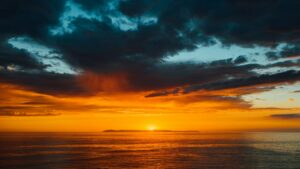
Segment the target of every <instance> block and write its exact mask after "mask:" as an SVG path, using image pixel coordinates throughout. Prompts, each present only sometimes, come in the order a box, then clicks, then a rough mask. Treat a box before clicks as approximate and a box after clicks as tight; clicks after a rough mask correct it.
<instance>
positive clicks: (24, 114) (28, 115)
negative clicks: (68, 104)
mask: <svg viewBox="0 0 300 169" xmlns="http://www.w3.org/2000/svg"><path fill="white" fill-rule="evenodd" d="M59 115H60V114H59V113H22V112H1V113H0V116H24V117H30V116H59Z"/></svg>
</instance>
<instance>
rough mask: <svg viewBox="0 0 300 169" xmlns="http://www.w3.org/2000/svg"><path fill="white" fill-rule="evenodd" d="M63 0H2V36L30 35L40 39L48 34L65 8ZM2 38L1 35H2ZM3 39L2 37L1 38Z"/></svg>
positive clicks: (0, 18) (0, 4)
mask: <svg viewBox="0 0 300 169" xmlns="http://www.w3.org/2000/svg"><path fill="white" fill-rule="evenodd" d="M64 5H65V1H63V0H53V1H51V2H50V1H47V0H29V1H22V0H1V2H0V31H1V36H2V38H4V37H8V38H9V37H11V36H20V35H21V36H23V35H30V36H32V37H34V38H38V39H40V38H41V37H43V36H45V34H48V27H49V26H52V25H55V24H57V23H58V21H59V17H60V16H61V13H62V11H63V9H64ZM0 39H1V37H0ZM1 40H2V39H1Z"/></svg>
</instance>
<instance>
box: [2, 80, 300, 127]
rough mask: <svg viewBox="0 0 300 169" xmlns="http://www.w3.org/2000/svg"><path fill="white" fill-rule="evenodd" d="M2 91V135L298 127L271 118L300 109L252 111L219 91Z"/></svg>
mask: <svg viewBox="0 0 300 169" xmlns="http://www.w3.org/2000/svg"><path fill="white" fill-rule="evenodd" d="M0 90H1V91H0V92H1V95H0V100H1V107H2V111H3V112H2V113H5V114H7V115H6V116H0V124H1V125H0V131H70V132H74V131H78V132H85V131H91V132H99V131H102V130H105V129H139V130H144V129H147V130H156V129H157V128H158V127H159V128H160V129H167V130H200V131H215V130H217V131H222V130H264V129H267V130H276V129H287V130H289V129H296V128H300V125H299V124H300V123H299V120H297V119H295V120H286V119H274V118H270V115H272V114H282V113H299V112H300V108H289V109H272V108H251V106H250V105H247V104H245V103H243V102H239V100H234V99H225V100H224V99H223V100H220V99H218V97H216V96H217V92H206V93H204V94H203V93H199V94H186V95H177V96H165V97H154V98H145V97H144V96H145V95H146V94H147V93H144V92H136V93H130V92H116V93H113V94H112V93H109V94H108V93H107V94H98V95H95V96H72V97H61V96H60V97H54V96H50V95H46V94H39V93H36V92H32V91H29V90H27V89H24V88H21V87H18V86H12V85H4V84H2V85H1V86H0ZM218 92H219V93H220V92H222V91H218ZM223 92H225V91H223Z"/></svg>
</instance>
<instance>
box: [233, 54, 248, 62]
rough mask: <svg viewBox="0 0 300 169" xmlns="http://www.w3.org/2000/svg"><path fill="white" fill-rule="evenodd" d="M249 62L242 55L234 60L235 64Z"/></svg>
mask: <svg viewBox="0 0 300 169" xmlns="http://www.w3.org/2000/svg"><path fill="white" fill-rule="evenodd" d="M245 62H247V58H246V56H243V55H240V56H238V57H237V58H235V59H234V63H235V64H241V63H245Z"/></svg>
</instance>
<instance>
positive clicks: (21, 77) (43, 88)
mask: <svg viewBox="0 0 300 169" xmlns="http://www.w3.org/2000/svg"><path fill="white" fill-rule="evenodd" d="M0 77H1V79H0V82H1V83H10V84H16V85H19V86H21V87H24V88H25V89H29V90H33V91H35V92H40V93H46V94H52V95H58V96H59V95H90V94H91V93H90V92H89V91H88V90H86V89H85V88H84V87H82V86H81V85H80V84H79V83H78V81H77V78H76V77H75V76H73V75H68V74H55V73H46V72H45V73H36V74H32V73H26V72H5V71H4V72H3V71H2V72H0Z"/></svg>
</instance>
